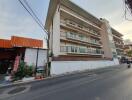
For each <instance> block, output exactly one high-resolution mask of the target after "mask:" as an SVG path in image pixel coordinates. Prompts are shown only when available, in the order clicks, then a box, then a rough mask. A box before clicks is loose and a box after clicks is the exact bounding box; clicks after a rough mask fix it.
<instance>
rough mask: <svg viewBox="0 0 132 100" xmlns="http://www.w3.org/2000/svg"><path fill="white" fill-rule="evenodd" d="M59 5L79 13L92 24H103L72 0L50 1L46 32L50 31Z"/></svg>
mask: <svg viewBox="0 0 132 100" xmlns="http://www.w3.org/2000/svg"><path fill="white" fill-rule="evenodd" d="M59 3H61V4H62V5H65V6H67V7H69V8H70V9H71V10H73V11H75V12H77V13H78V14H80V15H81V16H83V17H85V18H87V19H89V20H91V21H92V22H94V23H96V24H101V23H102V22H101V21H100V20H99V19H98V18H97V17H95V16H93V15H92V14H90V13H88V12H87V11H85V10H84V9H82V8H81V7H79V6H78V5H76V4H75V3H73V2H71V1H70V0H50V3H49V8H48V14H47V18H46V22H45V29H46V30H48V29H49V27H50V24H51V22H52V19H53V16H54V13H55V11H56V9H57V5H58V4H59Z"/></svg>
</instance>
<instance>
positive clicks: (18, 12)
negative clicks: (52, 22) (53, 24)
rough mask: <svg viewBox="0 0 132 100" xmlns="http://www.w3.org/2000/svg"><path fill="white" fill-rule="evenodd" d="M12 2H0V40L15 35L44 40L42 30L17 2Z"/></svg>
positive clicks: (7, 0)
mask: <svg viewBox="0 0 132 100" xmlns="http://www.w3.org/2000/svg"><path fill="white" fill-rule="evenodd" d="M12 1H13V2H9V0H5V1H0V38H10V36H12V35H17V36H25V37H32V38H37V39H44V32H43V30H42V29H41V28H40V27H39V26H38V25H37V24H36V22H35V21H34V20H33V19H32V18H31V16H30V15H29V14H28V13H27V12H26V11H25V10H24V9H23V8H22V7H21V5H20V4H19V3H18V2H15V0H12ZM17 3H18V4H19V5H18V4H17ZM2 5H4V6H2Z"/></svg>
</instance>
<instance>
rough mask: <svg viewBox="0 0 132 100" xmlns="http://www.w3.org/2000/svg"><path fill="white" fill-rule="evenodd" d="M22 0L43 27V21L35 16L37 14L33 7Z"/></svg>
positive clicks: (25, 0)
mask: <svg viewBox="0 0 132 100" xmlns="http://www.w3.org/2000/svg"><path fill="white" fill-rule="evenodd" d="M23 1H24V3H25V4H26V5H27V7H28V8H29V9H30V11H31V12H32V14H33V15H34V16H35V18H36V19H37V20H38V22H39V23H40V24H41V26H42V27H44V25H43V23H42V22H41V21H40V19H39V18H38V17H37V15H36V14H35V12H34V11H33V9H32V8H31V6H30V5H29V3H28V2H27V0H23Z"/></svg>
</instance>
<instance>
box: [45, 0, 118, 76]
mask: <svg viewBox="0 0 132 100" xmlns="http://www.w3.org/2000/svg"><path fill="white" fill-rule="evenodd" d="M105 22H106V21H104V20H103V19H102V20H100V19H98V18H96V17H95V16H93V15H92V14H90V13H88V12H86V11H85V10H83V9H82V8H80V7H79V6H77V5H76V4H74V3H73V2H71V1H69V0H50V4H49V9H48V15H47V19H46V24H45V28H46V30H47V31H48V32H49V34H50V35H49V50H50V52H51V53H52V54H53V56H52V62H51V68H52V69H53V70H54V72H53V74H54V73H55V71H58V70H60V69H62V70H61V71H62V72H66V69H70V66H71V69H74V68H76V70H79V68H80V65H79V64H80V62H79V61H83V62H81V64H82V65H81V66H82V67H84V69H85V67H90V66H94V67H93V68H95V67H96V66H97V67H99V66H100V67H101V66H102V67H103V66H107V65H106V64H104V63H105V62H108V65H111V64H118V62H116V63H115V62H114V61H112V59H113V57H114V56H113V55H114V54H115V55H116V48H115V44H114V42H113V35H112V31H111V36H112V40H111V38H110V33H109V32H108V27H107V26H106V25H107V24H106V23H105ZM110 30H111V29H110ZM110 43H111V44H112V43H113V45H114V49H113V48H112V47H111V45H109V44H110ZM91 60H92V62H90V61H91ZM110 60H111V61H110ZM56 62H57V64H56ZM58 62H59V63H58ZM97 62H98V64H97ZM90 63H91V65H89V64H90ZM59 66H60V67H61V68H60V67H59ZM66 66H67V67H68V66H69V68H66ZM78 66H79V67H78ZM53 67H54V68H53ZM63 67H65V68H64V70H65V71H64V70H63ZM57 68H60V69H57ZM52 69H51V70H52ZM53 70H52V71H53ZM67 71H68V70H67ZM69 71H70V70H69ZM72 71H74V70H72ZM60 73H61V72H60Z"/></svg>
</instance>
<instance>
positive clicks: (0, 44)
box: [0, 39, 12, 48]
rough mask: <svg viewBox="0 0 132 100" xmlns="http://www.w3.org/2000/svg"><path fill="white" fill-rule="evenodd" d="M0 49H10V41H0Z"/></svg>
mask: <svg viewBox="0 0 132 100" xmlns="http://www.w3.org/2000/svg"><path fill="white" fill-rule="evenodd" d="M0 48H12V45H11V42H10V40H5V39H0Z"/></svg>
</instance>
